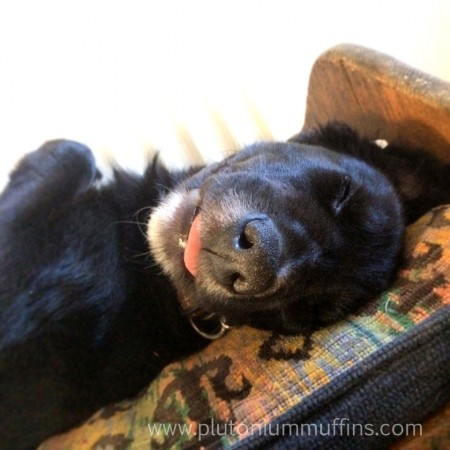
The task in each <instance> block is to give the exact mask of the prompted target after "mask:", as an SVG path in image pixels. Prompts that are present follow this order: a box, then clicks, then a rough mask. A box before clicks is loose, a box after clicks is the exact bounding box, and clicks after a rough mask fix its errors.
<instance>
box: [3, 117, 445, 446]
mask: <svg viewBox="0 0 450 450" xmlns="http://www.w3.org/2000/svg"><path fill="white" fill-rule="evenodd" d="M449 174H450V171H449V169H448V167H447V166H443V165H441V164H440V163H439V162H437V161H436V160H434V159H433V158H432V157H430V156H427V155H426V154H424V153H422V152H411V151H404V150H402V149H400V148H395V147H390V146H389V147H387V148H386V149H385V150H381V149H380V148H379V147H378V146H377V145H375V144H373V143H371V142H369V141H367V140H363V139H360V138H359V137H358V136H357V135H356V134H355V133H354V132H352V131H351V130H349V129H348V128H347V127H345V126H341V125H332V126H328V127H326V128H324V129H321V130H318V131H313V132H311V133H307V134H300V135H298V136H295V137H294V138H293V139H292V140H291V141H290V142H288V143H277V144H274V143H270V144H269V143H267V144H255V145H254V146H251V147H248V148H246V149H244V150H242V151H241V152H239V153H238V154H236V155H235V156H231V157H229V158H227V159H226V160H225V161H224V162H222V163H219V164H215V165H212V166H208V167H206V168H203V169H196V170H192V171H189V172H184V173H169V172H168V171H167V170H165V169H164V168H163V167H161V166H160V165H159V164H158V163H157V162H156V161H154V162H153V163H152V164H151V165H149V167H148V169H147V171H146V172H145V174H144V175H143V176H137V175H131V174H128V173H124V172H121V171H116V173H115V181H114V182H113V183H112V184H110V185H108V186H105V187H101V188H97V187H96V183H95V180H96V178H97V177H98V175H99V174H98V172H97V170H96V167H95V163H94V160H93V157H92V154H91V152H90V150H89V149H87V148H86V147H84V146H82V145H80V144H77V143H74V142H69V141H54V142H49V143H47V144H45V145H44V146H43V147H42V148H40V149H39V150H37V151H35V152H33V153H30V154H29V155H27V156H26V157H25V158H24V159H22V161H21V162H20V163H19V165H18V167H17V168H16V169H15V171H14V172H13V173H12V174H11V178H10V182H9V184H8V186H7V188H6V190H5V191H4V192H3V194H2V195H1V196H0V417H1V419H0V442H1V446H2V448H7V449H26V448H33V447H35V446H36V445H38V444H39V442H40V441H42V440H43V439H45V438H46V437H48V436H50V435H52V434H55V433H57V432H61V431H63V430H65V429H67V428H69V427H71V426H74V425H77V424H78V423H80V422H82V421H83V420H85V419H86V418H88V417H89V415H90V414H92V413H93V412H94V411H95V410H96V409H98V408H99V407H101V406H104V405H106V404H108V403H111V402H114V401H117V400H120V399H123V398H126V397H131V396H133V395H136V394H137V393H138V392H139V391H140V390H141V389H143V388H144V387H145V386H146V385H147V384H148V383H149V381H150V380H151V379H152V378H153V377H154V376H155V375H156V374H157V373H158V372H159V371H160V370H161V369H162V367H163V366H164V365H166V364H168V363H169V362H170V361H172V360H174V359H176V358H179V357H182V356H185V355H187V354H189V353H192V352H194V351H196V350H198V349H200V348H201V347H202V346H204V345H205V344H206V342H207V340H206V339H204V338H203V337H201V336H200V335H199V333H197V332H196V331H195V329H194V328H201V329H200V330H199V331H200V334H203V335H205V336H214V335H216V334H217V335H220V334H221V333H222V331H223V330H224V329H225V328H226V326H228V325H240V324H250V325H254V326H258V327H264V328H271V329H274V330H277V331H280V332H284V333H296V332H299V331H302V330H305V329H312V328H313V327H316V326H319V325H322V324H324V323H327V322H329V321H331V320H336V319H338V318H339V317H342V316H343V315H344V314H346V313H348V312H349V311H352V310H354V309H355V308H357V307H358V306H359V305H361V304H363V303H364V302H365V301H366V300H367V299H369V298H371V297H373V296H375V295H377V294H378V293H380V292H381V291H383V290H384V289H386V288H387V287H388V286H389V283H390V282H391V280H392V278H393V276H394V275H395V271H396V269H397V267H398V264H399V261H400V259H401V253H402V252H401V250H402V239H403V231H404V226H405V224H407V223H409V222H411V221H413V220H414V219H415V218H416V217H418V216H420V215H421V214H422V213H424V212H425V211H426V210H428V209H429V208H431V207H433V206H435V205H438V204H441V203H445V202H446V201H449V199H450V183H449V181H448V180H450V177H449ZM157 204H159V206H157ZM154 208H156V209H154ZM152 209H154V212H153V214H151V217H150V212H151V211H152ZM149 217H150V222H149V226H148V239H149V241H150V244H151V248H152V253H153V255H154V257H155V259H156V262H157V263H159V264H160V265H161V267H162V268H163V270H164V272H165V273H166V274H167V275H168V277H167V276H166V275H163V274H162V273H161V269H160V268H159V267H158V266H157V265H156V264H155V262H154V260H153V259H152V257H151V255H150V253H149V246H148V241H147V237H146V233H145V229H146V228H147V222H148V220H149ZM181 309H184V312H183V313H182V311H181ZM209 314H211V316H210V318H211V320H209V321H203V319H204V318H205V317H207V316H208V315H209ZM216 323H217V324H218V325H219V329H217V330H216V329H215V325H216ZM192 324H193V325H194V327H192V326H191V325H192ZM211 327H212V328H211Z"/></svg>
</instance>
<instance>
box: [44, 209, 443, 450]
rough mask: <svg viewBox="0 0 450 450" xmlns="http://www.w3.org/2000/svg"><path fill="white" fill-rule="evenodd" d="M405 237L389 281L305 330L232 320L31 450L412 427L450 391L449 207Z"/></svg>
mask: <svg viewBox="0 0 450 450" xmlns="http://www.w3.org/2000/svg"><path fill="white" fill-rule="evenodd" d="M406 243H407V245H406V247H407V251H406V259H405V263H404V268H403V269H402V270H401V272H400V274H399V276H398V278H397V281H396V282H395V284H394V285H393V287H392V288H391V289H390V291H388V292H386V293H384V294H383V295H381V296H380V297H379V298H378V299H375V300H374V301H373V302H371V303H370V304H368V305H366V306H365V307H364V308H363V309H362V310H360V311H358V313H357V314H354V315H352V316H350V317H348V318H347V319H346V320H343V321H340V322H339V323H337V324H335V325H333V326H331V327H328V328H325V329H322V330H320V331H317V332H315V333H313V334H312V335H311V336H308V337H304V336H300V337H282V336H279V335H277V334H276V333H271V332H265V331H259V330H254V329H250V328H241V329H233V330H231V331H230V332H229V333H228V334H227V335H226V336H225V337H224V338H222V339H220V340H219V341H216V342H213V343H212V344H211V345H210V346H209V347H207V348H206V349H205V350H203V351H202V352H201V353H199V354H197V355H194V356H192V357H190V358H188V359H186V360H184V361H180V362H177V363H175V364H172V365H170V366H168V367H167V368H166V369H165V370H164V371H163V372H162V373H161V375H160V376H159V377H158V378H157V379H156V380H155V381H154V382H153V383H152V384H151V385H150V387H149V388H148V390H147V391H146V392H144V393H143V394H142V395H141V396H140V397H139V398H137V399H135V400H134V401H128V402H123V403H120V404H117V405H114V406H110V407H107V408H104V409H103V410H101V411H99V412H98V413H97V414H96V415H95V416H94V417H93V418H92V419H91V420H89V421H88V422H87V423H86V424H85V425H84V426H82V427H80V428H78V429H75V430H72V431H71V432H69V433H67V434H65V435H61V436H57V437H55V438H53V439H51V440H49V441H47V442H46V443H44V444H43V445H42V446H41V450H63V449H67V450H69V449H70V450H71V449H73V450H75V449H76V450H80V449H95V450H119V449H120V450H125V449H135V450H138V449H151V448H153V449H168V448H174V449H190V448H191V449H196V448H207V449H219V448H236V449H238V448H239V449H240V448H283V449H284V448H307V449H314V448H324V449H332V448H336V449H338V448H355V449H356V448H358V449H359V448H383V447H384V446H386V445H388V444H389V443H390V442H392V441H393V440H394V439H397V438H398V436H399V435H402V436H404V435H407V434H409V435H411V434H419V433H420V428H418V427H416V428H415V429H413V428H412V426H413V425H414V424H418V423H419V422H421V421H423V420H424V419H425V418H426V417H427V416H428V415H429V414H430V413H432V412H433V411H436V410H437V409H438V408H440V407H442V406H443V405H444V404H445V403H446V402H447V401H449V400H450V326H449V325H450V207H440V208H437V209H435V210H434V211H432V212H430V213H429V214H427V215H426V216H424V217H423V218H422V219H421V220H419V221H418V222H417V223H416V224H414V225H413V226H411V227H410V228H409V230H408V232H407V239H406ZM408 427H409V428H408ZM447 431H449V430H448V429H447ZM384 434H388V435H386V436H384ZM446 442H447V445H448V446H449V447H447V448H450V439H449V440H447V441H446ZM443 445H444V446H445V445H446V444H445V443H444V444H443ZM441 448H444V447H441Z"/></svg>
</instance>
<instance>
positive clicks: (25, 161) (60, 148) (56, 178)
mask: <svg viewBox="0 0 450 450" xmlns="http://www.w3.org/2000/svg"><path fill="white" fill-rule="evenodd" d="M100 176H101V175H100V173H99V172H98V170H97V168H96V165H95V159H94V155H93V154H92V151H91V150H90V149H89V148H88V147H86V146H85V145H83V144H80V143H78V142H74V141H69V140H62V139H61V140H53V141H48V142H46V143H45V144H44V145H42V147H40V148H39V149H38V150H35V151H34V152H31V153H29V154H28V155H26V156H24V157H23V158H22V160H21V161H20V162H19V164H18V166H17V168H16V169H15V170H14V171H13V172H12V174H11V176H10V184H11V185H12V186H14V185H22V186H23V185H24V184H29V185H30V186H31V185H33V186H34V188H36V185H41V186H47V187H52V186H54V187H55V189H58V190H61V189H65V190H66V192H71V193H72V194H75V195H76V194H79V193H81V192H83V191H85V190H86V189H87V188H88V187H89V186H91V184H92V183H93V182H94V181H95V180H96V179H98V178H100Z"/></svg>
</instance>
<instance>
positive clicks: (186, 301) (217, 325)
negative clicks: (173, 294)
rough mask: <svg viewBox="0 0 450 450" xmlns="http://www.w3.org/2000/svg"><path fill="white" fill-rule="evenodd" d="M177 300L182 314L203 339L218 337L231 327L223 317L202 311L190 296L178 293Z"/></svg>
mask: <svg viewBox="0 0 450 450" xmlns="http://www.w3.org/2000/svg"><path fill="white" fill-rule="evenodd" d="M178 302H179V304H180V306H181V310H182V313H183V315H184V316H186V317H187V319H188V320H189V323H190V324H191V326H192V328H193V329H194V330H195V332H196V333H197V334H199V335H200V336H202V337H204V338H205V339H209V340H210V341H215V340H217V339H220V338H221V337H222V336H223V335H224V334H225V333H226V332H227V331H228V330H229V329H230V328H231V327H230V325H228V324H227V323H226V321H225V317H223V316H220V315H218V314H215V313H209V312H206V311H203V310H202V309H201V308H200V307H199V306H198V304H197V302H196V301H195V300H193V299H192V298H190V297H185V296H182V295H180V294H179V293H178Z"/></svg>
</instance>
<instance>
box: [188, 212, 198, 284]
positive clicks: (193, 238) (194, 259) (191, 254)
mask: <svg viewBox="0 0 450 450" xmlns="http://www.w3.org/2000/svg"><path fill="white" fill-rule="evenodd" d="M200 216H201V214H199V215H198V216H196V217H195V219H194V220H193V222H192V226H191V230H190V231H189V236H188V239H187V242H186V248H185V249H184V265H185V266H186V269H187V270H188V271H189V272H190V273H191V274H192V275H193V276H194V277H196V276H197V270H198V258H199V256H200V251H201V249H202V243H201V241H200V227H201V220H200Z"/></svg>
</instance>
